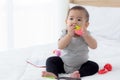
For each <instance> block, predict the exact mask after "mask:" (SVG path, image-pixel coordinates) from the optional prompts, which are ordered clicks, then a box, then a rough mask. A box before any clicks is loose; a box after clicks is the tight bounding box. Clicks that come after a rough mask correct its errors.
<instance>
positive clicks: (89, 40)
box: [82, 27, 97, 49]
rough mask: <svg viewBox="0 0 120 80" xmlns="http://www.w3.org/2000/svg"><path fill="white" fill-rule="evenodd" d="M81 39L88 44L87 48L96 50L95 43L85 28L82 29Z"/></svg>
mask: <svg viewBox="0 0 120 80" xmlns="http://www.w3.org/2000/svg"><path fill="white" fill-rule="evenodd" d="M82 37H83V38H84V40H85V41H86V43H87V44H88V46H89V47H90V48H92V49H96V48H97V41H96V40H95V39H94V38H93V37H92V36H91V35H90V34H89V33H88V31H87V28H85V27H83V34H82Z"/></svg>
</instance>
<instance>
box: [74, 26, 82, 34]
mask: <svg viewBox="0 0 120 80" xmlns="http://www.w3.org/2000/svg"><path fill="white" fill-rule="evenodd" d="M74 32H75V34H77V35H79V36H81V35H82V29H81V26H78V25H76V26H75V31H74Z"/></svg>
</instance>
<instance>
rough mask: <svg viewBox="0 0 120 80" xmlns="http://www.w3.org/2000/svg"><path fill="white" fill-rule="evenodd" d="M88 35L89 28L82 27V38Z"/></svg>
mask: <svg viewBox="0 0 120 80" xmlns="http://www.w3.org/2000/svg"><path fill="white" fill-rule="evenodd" d="M87 35H88V31H87V28H86V27H84V26H83V27H82V36H83V37H84V36H87Z"/></svg>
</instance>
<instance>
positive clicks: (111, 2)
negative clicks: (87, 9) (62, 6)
mask: <svg viewBox="0 0 120 80" xmlns="http://www.w3.org/2000/svg"><path fill="white" fill-rule="evenodd" d="M69 2H70V3H74V4H80V5H92V6H98V7H120V0H69Z"/></svg>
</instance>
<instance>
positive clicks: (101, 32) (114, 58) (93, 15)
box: [0, 0, 120, 80]
mask: <svg viewBox="0 0 120 80" xmlns="http://www.w3.org/2000/svg"><path fill="white" fill-rule="evenodd" d="M66 5H67V4H66ZM75 5H81V6H84V7H85V8H86V9H87V10H88V12H89V14H90V25H89V28H88V29H89V30H90V32H91V34H92V35H93V36H94V37H95V38H96V40H97V42H98V48H97V49H95V50H92V49H90V52H89V56H90V57H89V59H90V60H94V61H96V62H97V63H98V64H99V66H100V69H102V68H103V67H104V65H105V64H107V63H110V64H111V65H112V71H109V72H107V73H105V74H98V73H96V74H95V75H92V76H87V77H83V78H82V80H120V76H119V74H120V64H119V61H120V1H119V0H70V1H69V6H68V7H69V8H70V7H73V6H75ZM54 49H57V42H54V43H51V44H46V45H38V46H32V47H29V48H21V49H13V50H8V51H3V52H0V55H1V56H0V80H54V79H50V78H43V77H41V71H43V70H45V68H44V65H45V61H46V59H47V58H48V57H50V56H55V54H53V50H54ZM64 75H65V76H67V74H60V76H64Z"/></svg>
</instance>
